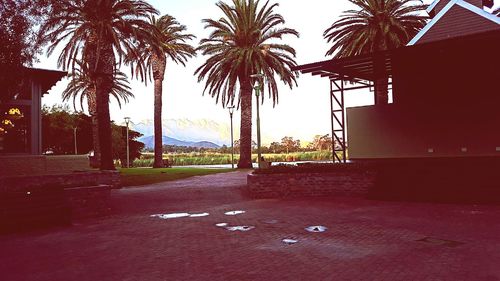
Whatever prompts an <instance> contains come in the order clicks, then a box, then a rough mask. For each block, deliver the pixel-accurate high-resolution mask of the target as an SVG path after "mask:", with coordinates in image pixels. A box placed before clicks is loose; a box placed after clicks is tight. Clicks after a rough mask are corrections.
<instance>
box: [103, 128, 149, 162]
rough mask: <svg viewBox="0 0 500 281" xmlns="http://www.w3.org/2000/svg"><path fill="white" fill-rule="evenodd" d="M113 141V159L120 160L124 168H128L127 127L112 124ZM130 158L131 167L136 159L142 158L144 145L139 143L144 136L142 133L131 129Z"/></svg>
mask: <svg viewBox="0 0 500 281" xmlns="http://www.w3.org/2000/svg"><path fill="white" fill-rule="evenodd" d="M111 127H112V130H113V131H112V134H111V135H112V140H113V159H115V160H118V159H119V160H120V163H121V165H122V167H126V166H127V127H126V126H120V125H116V124H114V123H112V124H111ZM128 135H129V152H130V153H129V156H130V159H129V161H130V165H132V163H133V162H134V160H135V159H137V158H139V157H140V156H141V151H142V150H143V149H144V143H142V142H139V141H137V138H140V137H141V136H142V134H141V133H139V132H136V131H134V130H130V129H129V133H128Z"/></svg>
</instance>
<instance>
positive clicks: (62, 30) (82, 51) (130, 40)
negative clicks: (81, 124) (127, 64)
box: [40, 0, 158, 170]
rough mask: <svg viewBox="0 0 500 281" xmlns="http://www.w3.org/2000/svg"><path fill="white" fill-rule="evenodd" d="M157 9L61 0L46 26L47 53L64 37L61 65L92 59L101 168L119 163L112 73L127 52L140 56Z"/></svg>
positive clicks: (133, 3) (135, 2) (132, 0)
mask: <svg viewBox="0 0 500 281" xmlns="http://www.w3.org/2000/svg"><path fill="white" fill-rule="evenodd" d="M157 13H158V11H157V10H156V9H154V8H153V7H152V6H151V5H150V4H148V3H146V2H145V1H142V0H59V1H54V2H53V6H52V11H51V13H50V15H49V16H48V19H47V21H46V22H45V24H44V25H43V26H42V27H41V30H40V33H41V34H42V39H41V40H42V42H48V43H50V45H49V47H48V52H47V54H48V55H51V54H52V52H53V51H54V50H55V49H56V47H57V46H58V45H59V44H61V43H62V42H65V46H64V48H63V49H62V51H61V54H60V55H59V59H58V64H59V66H62V67H63V69H68V68H71V69H74V68H75V65H76V62H77V61H78V60H82V61H83V62H85V63H86V64H88V69H89V73H88V74H87V75H89V77H90V79H92V81H94V83H95V87H96V108H97V116H98V120H99V121H98V127H99V144H100V146H101V163H100V169H102V170H114V169H115V168H114V165H113V157H112V151H111V124H110V116H109V94H110V93H111V92H112V88H113V74H114V73H115V71H116V66H117V65H118V66H119V65H121V63H122V62H123V59H124V58H125V57H130V56H139V49H138V48H137V47H138V43H137V42H141V41H143V40H146V39H147V38H149V36H150V33H149V32H148V31H149V27H150V25H149V23H148V22H147V21H146V19H147V18H148V17H149V15H150V14H157ZM137 61H138V63H140V60H137Z"/></svg>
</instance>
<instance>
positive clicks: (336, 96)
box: [296, 0, 500, 203]
mask: <svg viewBox="0 0 500 281" xmlns="http://www.w3.org/2000/svg"><path fill="white" fill-rule="evenodd" d="M491 4H492V2H491V1H480V0H467V1H465V0H436V1H435V2H434V3H432V5H430V6H429V9H428V13H429V15H430V16H431V17H432V19H431V20H430V21H429V23H428V24H427V25H426V26H425V27H424V28H423V29H422V30H421V31H420V32H419V33H418V34H417V35H416V36H415V38H413V39H412V40H411V41H410V42H409V44H408V45H407V46H405V47H401V48H398V49H394V50H388V51H384V52H378V53H373V54H367V55H361V56H354V57H348V58H341V59H332V60H327V61H322V62H316V63H311V64H306V65H301V66H299V67H297V69H296V70H299V71H301V72H302V73H311V74H312V75H317V76H320V77H325V78H327V79H329V80H330V85H331V89H330V97H331V105H332V107H331V123H332V135H333V136H334V139H335V140H336V142H337V143H340V144H341V145H340V146H337V147H335V148H334V150H335V151H334V160H335V161H337V162H346V160H347V149H348V152H349V159H350V160H351V161H352V162H353V163H361V165H363V167H365V168H366V169H369V170H373V171H374V172H375V174H376V177H375V180H374V185H373V188H372V189H371V190H370V196H371V198H377V199H396V200H424V201H429V200H430V201H439V202H474V203H478V202H481V203H484V202H488V203H500V174H499V173H498V167H500V88H499V87H498V79H499V78H500V55H499V51H500V17H495V16H493V15H491V14H489V13H488V12H486V11H484V10H483V7H482V6H483V5H489V6H490V7H491ZM381 80H382V81H387V84H388V86H389V87H392V103H389V104H376V105H370V106H363V107H354V108H347V109H346V108H345V106H344V95H346V94H348V93H349V91H350V90H359V89H370V90H373V89H374V82H375V81H381ZM347 144H348V148H347ZM365 165H366V166H365Z"/></svg>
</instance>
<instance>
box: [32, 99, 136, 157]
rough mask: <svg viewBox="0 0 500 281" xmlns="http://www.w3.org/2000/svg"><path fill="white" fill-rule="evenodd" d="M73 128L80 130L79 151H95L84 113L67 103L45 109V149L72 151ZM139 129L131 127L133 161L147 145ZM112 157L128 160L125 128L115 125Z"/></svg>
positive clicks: (69, 152)
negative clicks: (134, 129) (73, 108)
mask: <svg viewBox="0 0 500 281" xmlns="http://www.w3.org/2000/svg"><path fill="white" fill-rule="evenodd" d="M74 128H76V129H77V130H76V132H77V145H78V147H77V149H78V153H79V154H86V153H88V152H89V151H91V150H92V121H91V118H90V116H88V115H86V114H84V113H83V112H74V111H71V110H70V109H69V108H68V106H61V105H54V106H52V107H47V106H45V107H43V108H42V148H43V150H44V151H47V150H51V151H53V152H54V153H55V154H73V153H74V152H75V151H74V150H75V149H74V141H75V140H74ZM141 136H142V134H140V133H139V132H136V131H133V130H129V141H130V142H129V145H130V162H131V163H132V162H133V159H136V158H138V157H139V156H140V155H141V153H140V151H141V150H142V149H143V148H144V144H143V143H142V142H139V141H137V138H139V137H141ZM112 142H113V151H112V156H113V159H115V160H118V159H120V160H121V162H122V163H126V159H127V157H126V155H127V154H126V127H125V126H119V125H116V124H114V123H113V124H112Z"/></svg>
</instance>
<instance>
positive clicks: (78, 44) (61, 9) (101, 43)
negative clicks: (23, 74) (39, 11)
mask: <svg viewBox="0 0 500 281" xmlns="http://www.w3.org/2000/svg"><path fill="white" fill-rule="evenodd" d="M157 13H158V11H157V10H156V9H155V8H153V6H151V5H150V4H148V3H146V2H145V1H142V0H60V1H54V4H53V7H52V11H51V15H50V16H49V18H48V20H47V21H46V22H45V24H44V25H43V26H42V28H41V31H40V34H42V37H41V42H42V43H46V42H50V43H51V44H50V45H49V47H48V49H47V55H48V56H50V55H51V54H52V53H53V51H54V50H55V49H56V48H57V46H58V45H59V44H61V43H63V42H65V43H66V45H65V47H64V48H63V49H62V51H61V54H60V55H59V59H58V65H59V66H60V67H62V68H63V69H64V70H66V69H68V68H70V67H71V68H74V67H75V63H76V61H78V60H81V59H82V57H84V56H86V55H89V54H90V53H92V54H95V56H96V58H95V61H99V56H100V55H101V52H102V49H103V48H105V47H106V46H105V45H111V47H112V48H113V51H114V53H115V55H117V57H118V61H119V62H121V61H122V59H123V58H124V57H130V56H132V55H136V56H137V55H138V54H139V50H138V48H137V43H136V42H138V41H139V42H140V41H141V40H144V39H146V38H147V36H148V35H149V34H150V33H149V32H148V30H149V28H150V25H149V24H148V22H147V21H145V20H144V19H146V18H148V17H149V15H151V14H157ZM91 45H92V46H91Z"/></svg>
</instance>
